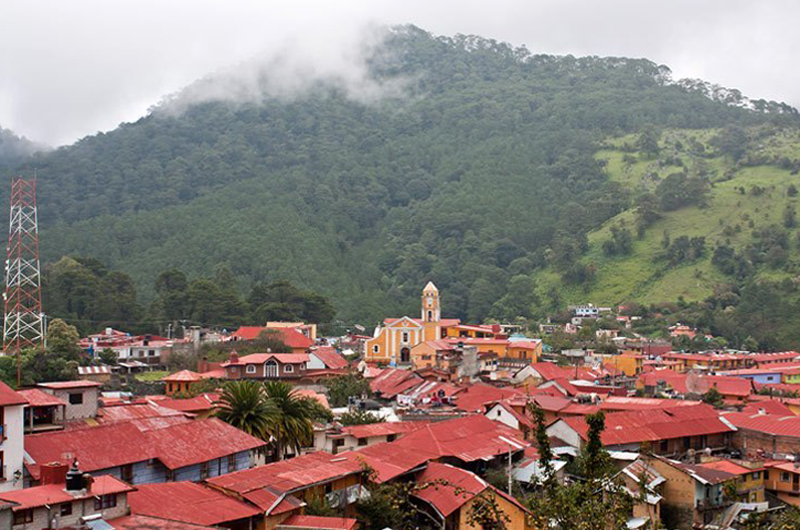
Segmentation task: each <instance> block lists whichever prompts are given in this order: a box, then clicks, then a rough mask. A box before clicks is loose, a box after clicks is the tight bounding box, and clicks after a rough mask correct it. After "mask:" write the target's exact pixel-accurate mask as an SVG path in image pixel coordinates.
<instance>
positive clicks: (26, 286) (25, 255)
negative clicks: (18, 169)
mask: <svg viewBox="0 0 800 530" xmlns="http://www.w3.org/2000/svg"><path fill="white" fill-rule="evenodd" d="M6 250H7V258H6V271H5V272H6V275H5V280H6V290H5V293H3V300H4V301H5V311H4V313H3V315H4V319H3V351H4V352H5V354H6V355H10V354H15V355H16V356H17V384H18V385H19V382H20V378H21V373H20V369H21V358H20V355H21V351H22V349H23V348H26V347H37V346H41V345H42V344H43V342H44V313H43V312H42V284H41V274H40V270H39V220H38V216H37V212H36V180H35V179H34V180H24V179H21V178H15V179H12V180H11V215H10V217H9V224H8V247H7V249H6Z"/></svg>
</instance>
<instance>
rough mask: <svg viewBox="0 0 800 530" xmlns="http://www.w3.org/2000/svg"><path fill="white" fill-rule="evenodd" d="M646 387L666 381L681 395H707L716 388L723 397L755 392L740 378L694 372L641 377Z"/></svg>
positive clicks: (751, 386) (667, 372) (649, 374)
mask: <svg viewBox="0 0 800 530" xmlns="http://www.w3.org/2000/svg"><path fill="white" fill-rule="evenodd" d="M639 380H640V381H642V382H643V383H644V384H645V385H646V386H653V387H654V386H656V385H657V384H658V382H659V381H664V382H665V383H666V384H667V385H669V386H670V387H671V388H672V389H673V390H675V391H676V392H678V393H680V394H689V393H694V394H705V393H706V392H708V390H709V389H710V388H712V387H715V388H716V389H717V390H719V392H720V393H721V394H722V395H723V396H735V397H747V396H749V395H750V394H751V393H752V392H753V382H752V381H750V380H749V379H743V378H740V377H728V376H724V375H705V374H697V373H692V372H687V373H682V374H679V373H675V372H673V371H671V370H660V371H658V372H650V373H646V374H642V375H640V376H639Z"/></svg>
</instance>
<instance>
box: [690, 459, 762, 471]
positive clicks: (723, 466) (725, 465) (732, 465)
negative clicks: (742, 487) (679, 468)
mask: <svg viewBox="0 0 800 530" xmlns="http://www.w3.org/2000/svg"><path fill="white" fill-rule="evenodd" d="M697 467H703V468H706V469H714V470H716V471H724V472H725V473H730V474H731V475H746V474H748V473H752V472H753V471H760V470H761V469H764V468H763V467H758V468H752V469H751V468H747V467H744V466H740V465H739V464H737V463H736V462H731V461H730V460H724V459H723V460H716V461H714V462H704V463H702V464H697Z"/></svg>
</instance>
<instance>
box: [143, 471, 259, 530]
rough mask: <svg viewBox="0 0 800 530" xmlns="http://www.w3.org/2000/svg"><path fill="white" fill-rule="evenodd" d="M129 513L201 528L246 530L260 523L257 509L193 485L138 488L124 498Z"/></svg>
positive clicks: (190, 483) (211, 489)
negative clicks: (129, 508)
mask: <svg viewBox="0 0 800 530" xmlns="http://www.w3.org/2000/svg"><path fill="white" fill-rule="evenodd" d="M128 502H129V504H130V507H131V513H132V514H134V515H144V516H148V517H158V518H160V519H171V520H175V521H180V522H184V523H191V524H196V525H202V526H213V527H223V528H229V529H231V530H250V529H252V528H256V527H257V526H258V523H259V522H261V521H262V520H263V513H262V511H261V509H259V508H257V507H256V506H254V505H253V504H250V503H248V502H244V501H241V500H238V499H236V498H234V497H231V496H229V495H225V494H224V493H222V492H221V491H219V490H217V489H214V488H211V487H208V486H206V485H204V484H198V483H195V482H188V481H181V482H164V483H161V484H142V485H139V486H137V487H136V491H134V492H132V493H130V494H129V495H128Z"/></svg>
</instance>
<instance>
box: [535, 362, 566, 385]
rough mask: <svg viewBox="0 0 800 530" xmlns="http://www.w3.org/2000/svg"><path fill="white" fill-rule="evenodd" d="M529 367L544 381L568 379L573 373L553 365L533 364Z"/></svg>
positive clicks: (545, 363)
mask: <svg viewBox="0 0 800 530" xmlns="http://www.w3.org/2000/svg"><path fill="white" fill-rule="evenodd" d="M531 367H532V368H533V369H534V370H536V372H537V373H538V374H539V375H540V376H542V378H543V379H544V380H545V381H552V380H554V379H570V378H572V377H573V376H574V374H575V371H574V370H569V369H567V368H563V367H561V366H558V365H557V364H555V363H549V362H538V363H533V364H532V365H531Z"/></svg>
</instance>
